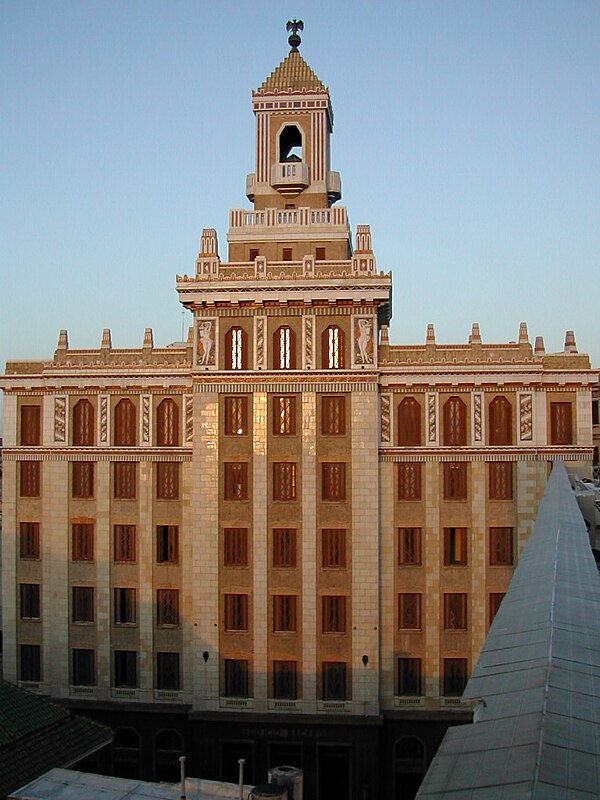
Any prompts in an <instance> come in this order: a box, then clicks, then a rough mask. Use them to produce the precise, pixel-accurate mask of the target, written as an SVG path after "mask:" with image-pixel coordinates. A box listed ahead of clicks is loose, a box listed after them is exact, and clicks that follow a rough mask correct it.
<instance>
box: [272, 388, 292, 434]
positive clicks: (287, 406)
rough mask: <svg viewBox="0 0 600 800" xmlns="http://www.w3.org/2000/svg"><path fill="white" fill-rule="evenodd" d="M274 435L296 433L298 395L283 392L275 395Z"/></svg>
mask: <svg viewBox="0 0 600 800" xmlns="http://www.w3.org/2000/svg"><path fill="white" fill-rule="evenodd" d="M273 435H274V436H295V435H296V395H293V394H283V395H276V396H275V397H273Z"/></svg>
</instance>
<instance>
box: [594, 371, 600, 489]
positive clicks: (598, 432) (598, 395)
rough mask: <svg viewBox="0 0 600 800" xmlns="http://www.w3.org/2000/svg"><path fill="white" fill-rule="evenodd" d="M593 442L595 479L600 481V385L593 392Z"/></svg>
mask: <svg viewBox="0 0 600 800" xmlns="http://www.w3.org/2000/svg"><path fill="white" fill-rule="evenodd" d="M592 440H593V445H594V458H593V462H594V477H595V478H596V480H598V481H600V383H598V384H596V386H594V388H593V390H592Z"/></svg>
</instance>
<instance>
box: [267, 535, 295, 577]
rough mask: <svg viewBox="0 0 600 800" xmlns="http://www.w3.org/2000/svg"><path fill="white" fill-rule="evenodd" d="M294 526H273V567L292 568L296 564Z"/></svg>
mask: <svg viewBox="0 0 600 800" xmlns="http://www.w3.org/2000/svg"><path fill="white" fill-rule="evenodd" d="M296 546H297V531H296V528H273V547H272V553H273V567H274V568H275V569H294V568H295V567H296V566H297V553H296Z"/></svg>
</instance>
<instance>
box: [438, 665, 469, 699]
mask: <svg viewBox="0 0 600 800" xmlns="http://www.w3.org/2000/svg"><path fill="white" fill-rule="evenodd" d="M454 671H455V672H454ZM453 672H454V674H453ZM441 677H442V681H441V683H442V685H441V687H440V688H441V690H442V697H461V696H462V694H463V692H464V690H465V687H466V685H467V680H468V678H469V665H468V659H466V658H444V659H443V668H442V676H441Z"/></svg>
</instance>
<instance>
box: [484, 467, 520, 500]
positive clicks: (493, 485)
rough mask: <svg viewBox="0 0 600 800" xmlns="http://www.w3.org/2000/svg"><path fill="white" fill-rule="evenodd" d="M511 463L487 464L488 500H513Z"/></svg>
mask: <svg viewBox="0 0 600 800" xmlns="http://www.w3.org/2000/svg"><path fill="white" fill-rule="evenodd" d="M513 470H514V468H513V462H512V461H489V462H488V496H489V499H490V500H512V499H513Z"/></svg>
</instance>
